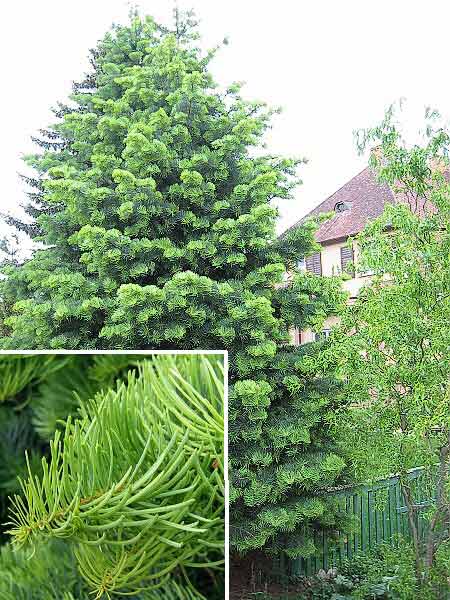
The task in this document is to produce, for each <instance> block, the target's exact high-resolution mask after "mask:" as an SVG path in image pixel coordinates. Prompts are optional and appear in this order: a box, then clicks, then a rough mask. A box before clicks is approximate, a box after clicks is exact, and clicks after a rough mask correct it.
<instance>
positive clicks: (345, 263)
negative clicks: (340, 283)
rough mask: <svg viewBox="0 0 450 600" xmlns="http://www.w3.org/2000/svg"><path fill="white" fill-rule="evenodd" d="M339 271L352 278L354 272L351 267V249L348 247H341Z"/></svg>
mask: <svg viewBox="0 0 450 600" xmlns="http://www.w3.org/2000/svg"><path fill="white" fill-rule="evenodd" d="M341 271H342V273H348V274H349V275H352V276H354V275H355V270H354V265H353V248H349V247H348V246H342V247H341Z"/></svg>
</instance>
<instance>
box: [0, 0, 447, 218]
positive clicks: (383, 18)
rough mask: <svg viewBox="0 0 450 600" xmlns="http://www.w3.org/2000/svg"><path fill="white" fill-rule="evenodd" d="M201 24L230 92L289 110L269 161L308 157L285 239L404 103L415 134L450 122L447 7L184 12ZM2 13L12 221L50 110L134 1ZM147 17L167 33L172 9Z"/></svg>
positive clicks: (234, 3)
mask: <svg viewBox="0 0 450 600" xmlns="http://www.w3.org/2000/svg"><path fill="white" fill-rule="evenodd" d="M178 4H179V6H180V7H181V8H194V9H195V11H196V13H197V16H198V17H199V18H200V20H201V33H202V45H203V46H204V47H205V48H206V47H211V46H214V45H215V44H216V43H218V42H220V41H221V40H222V39H223V38H224V36H227V37H228V38H229V42H230V44H229V45H228V46H227V47H225V48H224V49H223V50H222V51H221V53H220V55H219V56H218V57H217V58H216V59H215V60H214V63H213V71H214V75H215V77H216V79H217V80H218V81H219V83H221V84H224V85H225V84H228V83H229V82H231V81H245V82H246V87H245V89H244V93H245V95H246V97H248V98H249V99H260V100H264V101H267V102H269V103H270V104H273V105H277V106H281V107H282V108H283V113H282V114H281V115H280V116H278V117H276V118H275V121H274V124H273V130H272V132H271V134H270V136H269V138H268V146H269V149H270V151H272V152H277V153H281V154H284V155H294V156H301V157H306V158H308V159H309V163H308V164H307V165H306V166H304V167H302V170H301V175H302V178H303V182H304V183H303V185H302V186H301V187H299V188H298V190H297V192H296V194H295V199H294V200H292V201H286V202H285V203H283V204H282V205H281V206H280V211H281V217H282V218H281V222H280V230H281V229H284V228H285V227H287V226H289V225H290V224H292V223H293V222H295V221H296V220H297V219H298V218H300V217H301V216H303V215H304V214H305V213H306V212H307V211H308V210H310V209H311V208H312V207H314V206H315V205H317V204H318V203H319V202H321V201H322V200H323V199H325V198H326V197H327V196H328V195H329V194H331V193H332V192H334V191H335V190H336V189H338V188H339V187H340V186H342V185H343V184H344V183H345V182H346V181H347V180H348V179H350V178H351V177H352V176H353V175H355V174H356V173H358V172H359V171H360V170H361V169H362V168H363V167H364V166H365V164H366V159H365V158H364V157H359V156H358V155H357V152H356V149H355V145H354V140H353V133H352V132H353V130H355V129H356V128H360V127H367V126H370V125H371V124H375V123H376V122H378V121H379V120H380V118H381V117H382V116H383V112H384V109H385V108H386V107H387V106H388V105H389V104H390V103H391V102H393V101H395V100H397V99H398V98H400V97H405V98H406V99H407V100H408V112H407V113H406V115H407V119H408V125H409V126H410V128H412V129H414V128H415V127H416V126H417V127H420V125H421V124H422V119H421V117H422V114H423V108H424V106H426V105H427V106H428V105H430V106H432V107H433V108H437V109H439V110H440V111H441V113H443V114H444V115H445V116H446V117H448V116H449V112H450V104H449V99H450V85H449V78H448V66H449V37H448V23H449V16H450V11H449V3H448V1H447V0H441V1H438V0H427V1H425V0H423V1H422V2H414V1H412V0H409V1H406V0H395V1H393V0H377V1H376V2H375V1H369V0H359V1H356V0H355V1H353V0H341V1H340V2H336V1H334V0H327V1H320V0H314V1H309V2H306V1H302V0H277V1H269V0H179V3H178ZM5 5H6V2H5V3H3V8H2V9H0V10H1V11H2V12H3V19H2V22H3V27H2V35H1V37H0V44H1V46H2V48H1V55H2V57H3V61H2V62H3V64H2V84H3V85H2V88H3V92H2V94H1V100H0V103H1V113H0V114H1V115H2V128H1V132H2V143H1V149H0V152H1V155H2V156H1V159H2V160H1V164H2V169H3V171H2V199H1V209H2V210H5V209H10V210H17V207H18V205H19V203H20V202H21V201H22V200H23V198H24V195H23V185H22V184H21V182H20V181H19V179H18V177H17V172H18V171H21V170H22V171H23V168H22V166H21V161H20V155H21V154H23V153H27V152H30V151H33V150H34V147H33V145H32V144H31V143H30V140H29V138H30V135H32V134H33V133H35V132H36V130H37V129H38V128H39V127H45V126H46V125H48V124H49V123H51V122H52V114H51V113H50V111H49V108H50V107H51V106H52V105H55V103H56V101H57V100H61V101H64V99H66V98H67V95H68V94H69V93H70V89H71V82H72V80H74V79H75V80H79V79H80V77H81V76H82V74H83V72H84V71H85V70H86V69H87V68H88V63H87V51H88V49H89V48H90V47H92V46H94V45H95V44H96V41H97V40H98V39H99V38H100V37H102V35H103V34H104V33H105V31H106V30H107V29H108V28H109V27H110V25H111V23H112V22H125V21H126V19H127V14H128V9H129V5H128V3H127V2H125V1H124V0H104V1H99V0H97V1H96V0H77V1H76V2H69V1H68V0H66V1H64V0H39V1H38V2H31V1H30V0H15V1H14V2H12V3H8V6H5ZM138 5H139V6H140V8H141V11H142V12H143V13H149V14H152V15H153V16H154V17H155V18H156V19H158V20H160V21H165V22H168V20H169V17H170V14H171V11H172V8H173V2H172V0H141V2H139V3H138Z"/></svg>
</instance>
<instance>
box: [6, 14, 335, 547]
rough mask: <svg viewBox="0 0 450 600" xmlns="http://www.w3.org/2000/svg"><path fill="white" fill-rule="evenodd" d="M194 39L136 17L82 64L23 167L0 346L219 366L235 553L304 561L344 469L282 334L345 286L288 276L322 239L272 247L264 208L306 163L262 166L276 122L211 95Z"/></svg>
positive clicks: (190, 32) (311, 322)
mask: <svg viewBox="0 0 450 600" xmlns="http://www.w3.org/2000/svg"><path fill="white" fill-rule="evenodd" d="M195 38H196V33H195V24H194V23H193V21H192V18H191V17H187V18H184V19H183V18H180V16H179V15H177V19H176V27H175V30H174V31H169V30H167V29H165V28H163V27H160V26H158V25H157V24H156V23H155V22H154V21H153V20H152V19H151V18H145V19H140V18H138V17H133V18H132V21H131V24H130V25H128V26H120V27H115V28H114V29H113V30H112V31H111V32H109V33H108V34H107V35H106V36H105V38H104V39H103V40H102V41H101V42H100V43H99V45H98V47H97V48H96V49H95V50H93V51H92V71H91V73H89V74H88V76H87V77H86V79H85V80H84V81H83V82H82V83H81V84H76V85H75V86H74V93H73V94H72V96H71V104H70V105H60V106H59V108H58V109H57V110H56V114H57V116H58V117H60V120H59V121H58V122H57V123H56V124H54V125H52V126H51V127H50V128H49V130H48V131H46V132H43V137H44V138H45V139H40V140H37V141H38V143H39V145H40V146H41V147H42V152H41V153H40V154H37V155H35V156H32V157H29V158H28V163H29V165H31V166H32V167H34V168H35V169H36V171H37V176H36V177H35V178H28V179H27V181H28V182H29V183H30V184H31V185H32V186H33V187H34V190H33V192H31V198H30V203H29V205H28V207H27V212H28V215H29V216H30V217H31V218H32V222H31V223H28V224H23V223H19V222H18V221H17V220H15V219H10V222H11V223H13V224H15V225H16V226H17V227H19V228H21V229H25V230H26V231H27V232H28V233H29V234H30V235H31V236H32V237H33V238H34V239H36V240H40V241H42V242H43V243H44V244H45V247H44V248H43V249H40V250H38V251H36V252H35V254H34V256H33V258H32V259H31V260H28V261H26V262H25V263H24V264H23V265H21V266H17V265H16V264H12V265H10V266H9V267H7V268H5V270H4V271H5V275H6V279H5V280H4V281H2V282H1V289H0V293H1V297H2V302H3V307H2V310H3V314H5V315H6V318H4V320H3V330H4V332H5V334H4V336H3V338H2V340H1V344H2V345H3V347H6V348H94V347H96V348H100V347H101V348H131V349H133V348H140V349H145V348H219V349H220V348H226V349H228V350H229V351H230V377H231V384H232V385H231V387H230V411H229V441H230V466H231V471H232V485H231V501H232V509H231V529H230V532H231V541H232V545H233V547H234V548H235V549H237V550H239V551H242V552H245V551H247V550H249V549H252V548H265V549H275V550H276V549H279V548H282V549H283V550H285V551H286V552H287V553H288V554H289V555H291V556H300V555H303V556H306V555H308V554H310V553H311V552H313V551H314V545H313V542H312V539H313V535H312V534H313V531H314V530H315V529H317V528H322V527H326V528H330V529H333V530H334V529H336V528H338V527H339V526H340V527H342V520H341V515H340V514H339V511H338V510H337V508H336V506H335V504H334V503H333V502H332V501H331V500H330V499H329V498H327V497H326V496H325V494H324V491H325V490H326V488H327V486H330V485H336V484H337V483H338V482H339V481H340V480H341V478H342V476H343V473H344V469H345V464H344V461H343V460H342V458H341V456H340V452H339V450H338V449H337V447H336V444H335V443H334V442H333V439H332V436H331V435H330V431H329V427H328V425H327V417H328V415H329V413H330V411H332V410H333V408H334V406H335V404H336V399H335V394H334V383H333V381H330V380H328V379H327V378H326V377H325V378H318V377H317V372H315V371H314V369H311V367H310V361H309V363H308V364H309V367H308V369H307V370H304V369H303V367H302V365H303V358H304V353H308V355H309V358H310V359H311V358H312V355H313V352H312V349H311V348H309V349H302V350H297V349H296V348H294V347H293V346H291V345H290V343H289V342H290V334H289V329H290V328H292V327H294V326H296V327H299V328H301V329H303V328H305V327H307V326H311V327H313V328H315V327H320V323H321V321H322V320H323V319H324V318H325V317H326V316H327V315H329V314H330V313H331V312H332V311H333V310H336V306H337V305H338V304H339V302H340V301H341V300H342V298H341V295H340V291H339V282H337V281H335V280H334V279H326V280H325V279H321V278H318V277H315V276H312V275H309V274H300V273H297V272H296V264H297V261H298V259H299V257H301V256H304V255H307V254H308V253H310V252H313V251H314V250H315V249H316V246H315V244H314V241H313V232H314V225H313V224H312V223H308V224H305V225H303V226H301V227H297V228H295V229H293V230H291V231H290V232H288V233H287V234H286V235H284V236H283V237H282V238H280V239H277V237H276V233H275V222H276V218H277V211H276V209H275V208H274V207H273V206H272V203H271V201H272V200H273V199H274V198H279V199H287V198H289V197H290V195H291V194H290V193H291V189H292V186H293V185H294V184H295V183H296V182H297V177H296V167H297V165H298V163H299V161H297V160H291V159H284V158H280V157H277V156H270V155H268V154H267V153H265V151H264V149H263V145H262V142H263V135H264V133H265V132H266V130H267V128H268V127H269V126H270V117H271V115H272V112H273V111H271V110H269V109H267V108H266V107H265V105H264V104H262V103H258V102H247V101H244V100H243V99H242V97H241V96H240V86H239V85H237V84H233V85H231V86H230V87H229V88H228V89H227V90H224V91H221V90H219V88H218V87H217V85H216V83H215V82H214V79H213V77H212V75H211V72H210V70H209V68H210V62H211V60H212V58H213V56H214V54H215V51H212V52H210V53H209V54H207V55H202V53H201V52H200V50H199V49H198V48H197V47H196V45H195ZM285 272H290V273H292V277H291V279H290V280H289V282H286V281H285V280H284V273H285Z"/></svg>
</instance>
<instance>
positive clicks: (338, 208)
mask: <svg viewBox="0 0 450 600" xmlns="http://www.w3.org/2000/svg"><path fill="white" fill-rule="evenodd" d="M350 206H351V204H350V202H336V204H335V205H334V212H337V213H341V212H344V211H346V210H349V208H350Z"/></svg>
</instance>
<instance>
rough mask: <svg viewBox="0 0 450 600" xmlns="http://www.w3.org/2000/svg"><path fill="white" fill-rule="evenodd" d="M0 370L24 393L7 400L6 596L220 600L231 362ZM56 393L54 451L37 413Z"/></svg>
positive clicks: (72, 361) (191, 359)
mask: <svg viewBox="0 0 450 600" xmlns="http://www.w3.org/2000/svg"><path fill="white" fill-rule="evenodd" d="M67 370H70V376H69V377H66V376H65V373H66V371H67ZM0 371H1V373H2V375H3V380H6V381H7V382H9V381H14V384H15V386H14V390H13V388H12V387H11V386H9V388H8V389H9V390H10V393H8V398H7V399H5V401H4V402H3V403H2V404H1V405H0V431H1V437H0V459H1V460H0V499H1V503H2V506H3V514H2V515H1V522H2V523H3V524H2V529H3V534H4V535H3V536H2V540H1V541H2V542H6V541H7V537H6V532H5V531H4V530H5V529H6V528H7V527H9V531H8V532H7V533H8V534H9V535H12V542H13V546H15V550H14V552H13V551H12V548H11V544H6V545H5V546H4V547H3V548H1V549H0V598H2V599H3V598H5V599H7V600H9V599H11V600H12V598H39V599H41V600H53V599H54V598H60V597H62V595H63V593H64V594H65V596H64V597H65V598H67V600H69V599H73V600H84V599H86V600H87V598H88V597H92V593H94V594H96V596H97V597H98V598H100V597H102V596H103V595H104V594H106V595H107V596H110V595H111V594H113V595H115V594H126V595H131V596H132V597H133V598H136V599H138V598H139V599H142V600H144V599H145V600H153V599H154V600H158V599H160V598H173V600H199V599H200V598H204V597H205V596H203V595H202V591H201V590H203V591H204V593H205V595H206V597H208V598H210V597H211V598H215V597H216V595H217V597H218V598H223V576H222V574H221V571H222V564H223V546H224V463H223V444H224V433H223V390H224V371H223V357H222V355H220V354H215V355H209V356H207V355H200V354H196V355H191V354H189V355H182V356H173V355H158V356H152V357H143V356H142V355H140V356H133V355H104V356H99V355H94V356H93V355H77V356H73V357H70V356H69V357H66V356H61V355H59V356H53V355H50V356H46V355H35V356H29V355H28V356H18V355H8V356H3V357H0ZM75 371H78V378H76V377H75V376H74V373H75ZM5 375H6V377H5ZM12 375H14V377H12ZM82 376H83V377H84V378H85V379H86V380H87V381H88V382H89V385H85V386H83V387H80V386H79V385H78V384H79V381H80V380H81V377H82ZM12 390H13V391H12ZM78 392H80V394H79V393H78ZM82 395H83V396H84V397H82ZM56 398H59V400H60V401H61V400H63V402H62V408H60V409H59V414H60V416H61V421H60V422H58V423H57V424H56V427H57V429H56V430H55V431H54V432H53V435H52V436H51V440H50V445H49V446H48V444H47V442H46V441H43V440H42V439H40V437H39V435H38V431H36V427H35V424H34V419H33V416H32V415H33V412H34V410H35V408H36V402H37V403H38V407H39V411H40V412H39V414H40V417H41V418H40V420H39V424H42V421H43V414H44V412H43V410H42V407H43V405H44V404H46V403H47V404H48V406H49V414H50V416H52V405H53V404H54V403H55V402H56V401H57V400H56ZM66 398H68V399H69V400H67V401H64V400H66ZM63 409H65V414H64V410H63ZM51 423H53V420H52V419H50V421H49V423H47V427H46V428H45V432H46V433H47V432H48V431H49V429H50V424H51ZM39 433H40V431H39ZM18 477H19V478H20V480H18ZM8 496H9V500H7V497H8ZM6 509H8V512H9V521H8V523H6V514H5V513H6ZM206 569H208V571H207V570H206ZM214 571H216V573H215V574H214ZM30 573H33V577H30ZM37 583H39V586H38V587H36V584H37Z"/></svg>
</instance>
